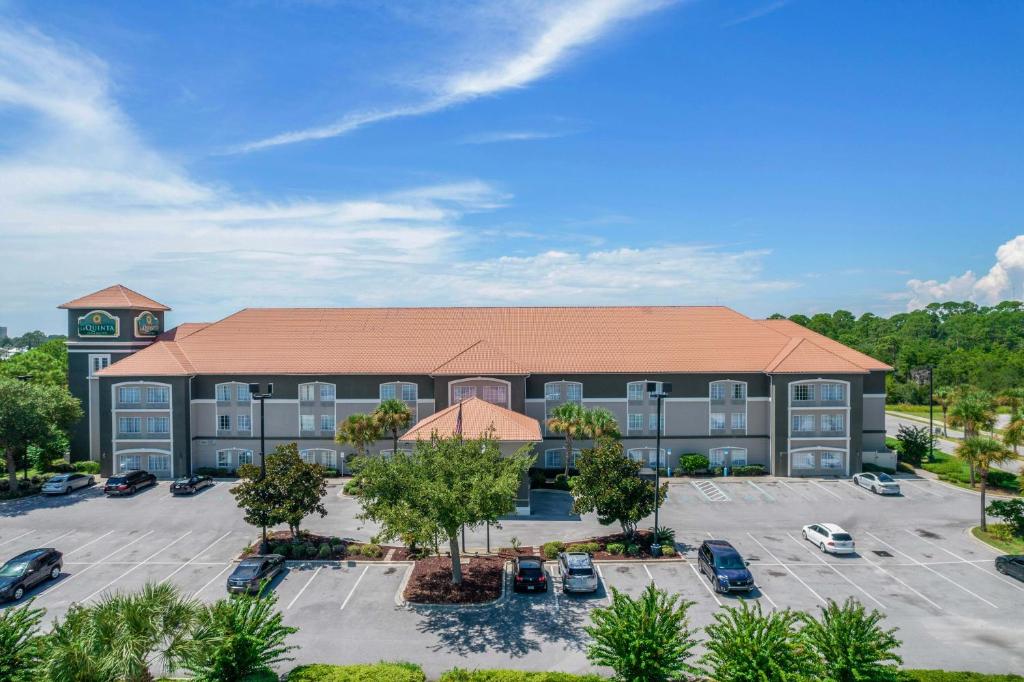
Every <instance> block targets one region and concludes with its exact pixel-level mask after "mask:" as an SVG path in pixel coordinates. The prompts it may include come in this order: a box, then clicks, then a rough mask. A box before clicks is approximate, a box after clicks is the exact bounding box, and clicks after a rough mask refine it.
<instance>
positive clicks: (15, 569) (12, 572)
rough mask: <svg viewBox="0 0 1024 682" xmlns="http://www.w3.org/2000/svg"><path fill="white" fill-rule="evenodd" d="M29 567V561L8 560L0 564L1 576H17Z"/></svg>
mask: <svg viewBox="0 0 1024 682" xmlns="http://www.w3.org/2000/svg"><path fill="white" fill-rule="evenodd" d="M27 567H28V562H27V561H8V562H7V563H6V564H4V565H3V566H0V578H17V577H18V576H20V575H21V574H22V573H24V572H25V568H27Z"/></svg>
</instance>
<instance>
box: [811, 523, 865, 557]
mask: <svg viewBox="0 0 1024 682" xmlns="http://www.w3.org/2000/svg"><path fill="white" fill-rule="evenodd" d="M803 536H804V540H807V541H808V542H810V543H811V544H812V545H815V546H817V548H818V549H820V550H821V551H822V552H831V553H832V554H853V553H854V552H855V551H856V549H854V542H853V536H852V535H850V534H849V533H847V532H846V531H845V530H843V529H842V528H840V527H839V526H837V525H836V524H834V523H812V524H810V525H807V526H804V529H803Z"/></svg>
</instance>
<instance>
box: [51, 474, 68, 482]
mask: <svg viewBox="0 0 1024 682" xmlns="http://www.w3.org/2000/svg"><path fill="white" fill-rule="evenodd" d="M68 478H70V477H69V476H68V475H67V474H61V475H59V476H53V477H51V478H50V481H49V482H50V483H63V482H64V481H66V480H68Z"/></svg>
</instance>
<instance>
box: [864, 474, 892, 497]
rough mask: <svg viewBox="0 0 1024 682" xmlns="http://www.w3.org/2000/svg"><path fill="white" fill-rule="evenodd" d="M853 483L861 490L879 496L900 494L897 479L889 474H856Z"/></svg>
mask: <svg viewBox="0 0 1024 682" xmlns="http://www.w3.org/2000/svg"><path fill="white" fill-rule="evenodd" d="M853 482H854V483H856V484H857V485H859V486H860V487H861V488H867V489H868V490H870V491H871V492H873V493H877V494H879V495H899V494H900V484H899V483H897V482H896V479H895V478H893V477H892V476H890V475H889V474H873V473H870V472H865V473H863V474H854V475H853Z"/></svg>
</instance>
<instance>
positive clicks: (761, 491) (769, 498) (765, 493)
mask: <svg viewBox="0 0 1024 682" xmlns="http://www.w3.org/2000/svg"><path fill="white" fill-rule="evenodd" d="M747 483H749V484H750V485H751V486H752V487H753V488H754V490H756V491H757V492H759V493H761V494H762V495H764V496H765V497H766V498H768V501H769V502H774V501H775V498H774V497H772V496H771V495H769V494H768V491H767V490H765V489H764V488H762V487H761V486H759V485H758V484H756V483H754V482H753V481H747Z"/></svg>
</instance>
